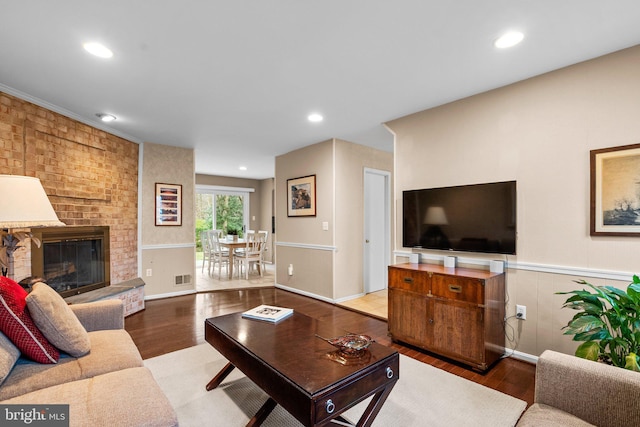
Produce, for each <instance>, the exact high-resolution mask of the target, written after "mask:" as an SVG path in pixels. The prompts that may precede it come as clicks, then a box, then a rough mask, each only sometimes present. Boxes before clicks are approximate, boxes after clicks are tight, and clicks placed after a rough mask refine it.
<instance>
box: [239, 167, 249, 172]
mask: <svg viewBox="0 0 640 427" xmlns="http://www.w3.org/2000/svg"><path fill="white" fill-rule="evenodd" d="M238 169H240V170H241V171H246V170H247V167H246V166H240V167H239V168H238Z"/></svg>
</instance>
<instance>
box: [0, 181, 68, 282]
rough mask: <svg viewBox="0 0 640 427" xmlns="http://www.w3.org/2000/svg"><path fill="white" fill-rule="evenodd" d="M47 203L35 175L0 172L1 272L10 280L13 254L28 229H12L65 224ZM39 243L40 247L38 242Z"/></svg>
mask: <svg viewBox="0 0 640 427" xmlns="http://www.w3.org/2000/svg"><path fill="white" fill-rule="evenodd" d="M64 225H65V224H64V223H63V222H60V220H59V219H58V216H57V215H56V212H55V211H54V210H53V206H51V202H49V198H48V197H47V193H45V191H44V188H43V187H42V184H41V183H40V180H39V179H38V178H33V177H29V176H21V175H0V238H1V239H2V246H0V267H2V275H3V276H7V277H9V278H10V279H13V253H14V252H15V251H16V250H17V249H18V248H20V246H19V244H20V241H21V240H23V239H24V238H26V237H31V233H28V232H12V231H11V229H15V228H17V229H21V228H33V227H52V226H64ZM36 243H38V246H39V242H36Z"/></svg>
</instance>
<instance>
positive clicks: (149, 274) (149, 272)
mask: <svg viewBox="0 0 640 427" xmlns="http://www.w3.org/2000/svg"><path fill="white" fill-rule="evenodd" d="M152 275H153V270H151V269H150V268H147V277H151V276H152Z"/></svg>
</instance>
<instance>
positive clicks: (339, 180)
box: [275, 140, 393, 301]
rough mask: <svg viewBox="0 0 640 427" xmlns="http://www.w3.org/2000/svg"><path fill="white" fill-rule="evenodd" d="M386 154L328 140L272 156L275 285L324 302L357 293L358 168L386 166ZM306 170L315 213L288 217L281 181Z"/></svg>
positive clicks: (360, 212)
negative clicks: (325, 227) (290, 270)
mask: <svg viewBox="0 0 640 427" xmlns="http://www.w3.org/2000/svg"><path fill="white" fill-rule="evenodd" d="M392 157H393V156H392V154H391V153H387V152H383V151H379V150H374V149H371V148H369V147H364V146H361V145H357V144H353V143H350V142H346V141H340V140H329V141H325V142H321V143H318V144H314V145H311V146H308V147H305V148H302V149H300V150H296V151H293V152H290V153H287V154H285V155H282V156H278V157H277V158H276V179H275V189H276V190H275V194H276V231H277V235H278V239H277V248H276V249H277V250H276V253H277V258H278V262H277V264H276V265H277V267H276V283H277V284H278V285H280V286H284V287H286V288H290V289H292V290H294V291H299V292H301V293H305V294H308V295H311V296H315V297H321V298H323V299H326V300H329V301H336V300H340V299H344V298H348V297H350V296H354V295H358V294H361V293H362V292H363V289H364V284H363V279H362V262H363V261H362V252H363V250H362V240H363V237H362V236H363V217H364V207H363V193H364V184H363V174H364V168H365V167H369V168H376V169H381V170H387V171H391V169H392V165H393V160H392ZM308 175H316V203H317V212H316V216H315V217H288V216H287V180H288V179H293V178H299V177H303V176H308ZM323 222H326V223H328V226H329V227H328V230H323V228H322V226H323ZM290 264H292V265H293V269H294V274H293V276H289V275H288V272H287V269H288V267H289V265H290Z"/></svg>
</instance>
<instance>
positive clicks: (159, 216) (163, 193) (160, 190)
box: [155, 183, 182, 226]
mask: <svg viewBox="0 0 640 427" xmlns="http://www.w3.org/2000/svg"><path fill="white" fill-rule="evenodd" d="M155 213H156V225H158V226H160V225H182V185H180V184H162V183H156V205H155Z"/></svg>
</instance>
